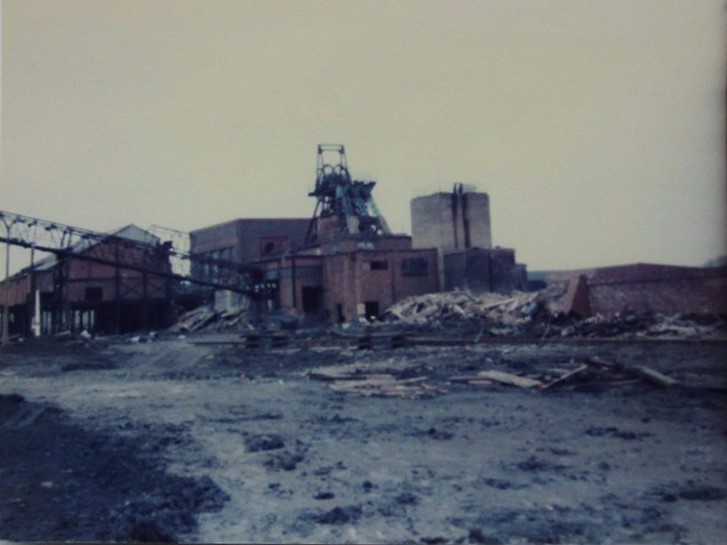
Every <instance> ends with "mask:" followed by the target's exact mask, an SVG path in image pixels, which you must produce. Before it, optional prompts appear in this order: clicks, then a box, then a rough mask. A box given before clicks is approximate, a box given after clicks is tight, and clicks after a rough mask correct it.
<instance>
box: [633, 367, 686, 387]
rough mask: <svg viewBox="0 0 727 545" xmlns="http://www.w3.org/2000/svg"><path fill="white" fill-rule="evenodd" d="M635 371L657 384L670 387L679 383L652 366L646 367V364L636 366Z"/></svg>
mask: <svg viewBox="0 0 727 545" xmlns="http://www.w3.org/2000/svg"><path fill="white" fill-rule="evenodd" d="M634 371H636V373H638V374H639V375H641V376H642V377H644V378H645V379H646V380H648V381H650V382H653V383H654V384H656V385H657V386H663V387H665V388H668V387H670V386H675V385H677V384H679V381H677V380H675V379H673V378H671V377H667V376H666V375H663V374H661V373H660V372H659V371H656V370H654V369H652V368H650V367H646V366H645V365H642V366H640V367H635V368H634Z"/></svg>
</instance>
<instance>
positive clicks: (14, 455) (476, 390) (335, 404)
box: [0, 335, 727, 544]
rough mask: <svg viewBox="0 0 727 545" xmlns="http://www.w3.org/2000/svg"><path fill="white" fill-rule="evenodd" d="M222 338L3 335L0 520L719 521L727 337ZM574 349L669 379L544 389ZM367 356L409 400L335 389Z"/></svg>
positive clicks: (444, 529) (524, 538) (70, 533)
mask: <svg viewBox="0 0 727 545" xmlns="http://www.w3.org/2000/svg"><path fill="white" fill-rule="evenodd" d="M231 338H232V336H227V337H222V336H219V335H218V336H198V337H190V338H188V339H177V338H168V339H160V340H157V341H156V342H149V343H136V344H132V343H130V342H129V341H128V339H115V340H114V341H107V342H98V341H97V342H93V343H90V344H89V345H88V346H85V345H83V344H79V343H57V342H52V341H46V342H35V343H31V342H26V343H24V344H22V345H18V346H13V347H6V348H5V349H4V350H3V351H2V352H0V539H5V540H33V541H64V540H74V541H78V540H85V541H89V540H96V541H173V540H176V541H184V542H191V541H204V542H253V543H260V542H285V543H287V542H291V543H292V542H305V543H344V542H355V543H430V544H431V543H490V544H498V543H503V544H504V543H695V544H696V543H704V544H717V543H724V542H725V540H727V516H726V515H727V471H726V470H727V456H726V454H727V421H726V420H725V416H726V413H727V394H726V393H725V390H726V387H727V374H726V373H725V369H726V365H727V358H726V356H727V344H726V343H717V342H710V343H706V342H702V343H700V342H689V343H686V342H678V343H672V342H658V341H655V342H630V343H627V342H612V343H601V342H593V343H590V344H585V343H582V342H581V343H563V342H553V343H548V344H544V345H538V344H519V343H518V344H507V343H498V344H482V345H477V346H470V347H426V348H425V347H418V348H399V349H395V350H392V349H388V350H363V351H359V350H354V349H341V348H336V347H329V348H308V349H280V350H268V351H250V350H245V349H244V348H241V347H236V346H229V345H222V344H220V345H216V344H205V345H201V344H197V343H196V342H195V341H199V340H207V341H209V340H225V339H231ZM589 356H598V357H600V358H602V359H604V360H608V361H612V362H619V363H623V364H625V365H647V366H649V367H651V368H653V369H656V370H658V371H661V372H662V373H665V374H668V375H669V376H670V377H673V378H675V379H677V380H679V381H680V382H681V383H682V384H683V385H684V386H678V387H671V388H660V387H657V386H655V385H653V384H650V383H648V382H646V381H633V380H627V381H619V382H616V383H612V382H604V381H603V380H595V379H594V378H593V377H591V378H590V379H589V378H587V377H586V378H583V379H579V380H575V381H573V382H569V383H565V384H563V385H560V386H559V387H554V388H551V389H549V390H545V391H540V390H537V389H524V388H519V387H516V386H509V385H504V384H497V383H495V384H491V385H480V386H474V385H470V384H467V383H462V382H451V381H450V380H449V379H450V378H452V377H453V376H458V375H468V374H470V375H471V374H473V373H476V372H478V371H482V370H502V371H507V372H509V373H515V374H521V375H527V376H531V377H542V376H545V375H548V376H551V377H552V376H557V375H558V374H559V373H562V372H563V371H564V370H568V369H572V368H574V367H575V366H577V365H578V364H579V363H581V362H583V361H584V360H585V359H586V358H587V357H589ZM351 364H360V366H362V367H363V368H365V369H369V370H372V371H375V372H377V373H382V372H386V373H390V374H392V375H394V376H396V377H398V378H403V379H407V378H414V377H426V379H425V382H426V384H427V385H429V386H432V387H435V388H432V389H431V390H430V393H429V395H427V396H425V397H422V398H419V399H400V398H396V397H393V398H392V397H376V396H371V397H364V396H360V395H357V394H355V393H345V392H336V391H334V390H332V389H331V388H330V383H329V382H325V381H320V380H315V379H313V378H312V377H311V376H309V375H308V373H309V372H310V371H311V370H315V369H318V368H324V367H329V366H333V365H349V366H350V365H351Z"/></svg>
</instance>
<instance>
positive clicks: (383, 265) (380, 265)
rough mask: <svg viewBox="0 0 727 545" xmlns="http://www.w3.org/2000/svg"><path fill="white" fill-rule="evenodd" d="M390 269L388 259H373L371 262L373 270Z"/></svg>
mask: <svg viewBox="0 0 727 545" xmlns="http://www.w3.org/2000/svg"><path fill="white" fill-rule="evenodd" d="M388 269H389V262H388V261H372V262H371V270H372V271H386V270H388Z"/></svg>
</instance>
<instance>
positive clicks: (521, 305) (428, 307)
mask: <svg viewBox="0 0 727 545" xmlns="http://www.w3.org/2000/svg"><path fill="white" fill-rule="evenodd" d="M564 298H565V289H564V288H563V286H554V287H551V288H548V289H546V290H542V291H538V292H531V293H523V292H513V293H511V294H507V295H505V294H498V293H483V294H479V295H474V294H471V293H468V292H464V291H452V292H445V293H431V294H427V295H419V296H413V297H409V298H407V299H404V300H403V301H400V302H399V303H397V304H395V305H393V306H392V307H390V308H389V309H388V310H387V311H386V313H385V319H386V320H387V322H389V323H397V324H404V325H410V326H433V325H446V324H451V325H454V326H457V325H460V324H465V323H468V322H470V323H479V324H481V325H482V330H481V333H482V334H485V333H486V334H487V335H488V336H533V337H538V338H552V337H586V338H587V337H599V338H602V337H612V338H624V339H629V338H633V339H638V338H651V337H655V338H657V337H658V338H679V339H704V338H718V337H719V338H722V337H725V336H727V321H725V319H724V317H717V316H712V317H709V316H696V315H663V314H655V313H648V312H642V313H636V312H632V311H630V310H629V309H624V311H623V312H620V313H616V314H613V315H611V316H604V315H601V314H596V315H594V316H590V317H587V318H581V317H578V316H576V315H568V314H565V313H564V311H563V307H564V305H563V302H564Z"/></svg>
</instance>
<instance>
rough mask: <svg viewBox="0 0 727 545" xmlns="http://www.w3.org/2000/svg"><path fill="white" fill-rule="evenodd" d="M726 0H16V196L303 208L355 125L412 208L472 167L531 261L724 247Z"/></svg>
mask: <svg viewBox="0 0 727 545" xmlns="http://www.w3.org/2000/svg"><path fill="white" fill-rule="evenodd" d="M726 20H727V8H726V7H725V2H724V0H583V1H572V0H489V1H487V0H480V1H477V2H449V1H448V2H428V1H420V0H416V1H402V0H398V1H394V2H390V1H381V2H378V1H377V2H374V1H356V2H352V1H345V2H344V1H313V0H305V1H303V0H298V1H288V2H274V1H255V2H252V1H211V0H204V1H202V0H200V1H185V0H164V1H161V0H134V1H132V0H124V1H103V2H102V1H96V0H91V1H85V0H84V1H70V0H68V1H62V0H44V1H34V0H3V1H2V156H1V163H0V177H1V184H2V185H1V190H2V193H1V194H0V210H8V211H12V212H16V213H21V214H27V215H31V216H36V217H41V218H46V219H51V220H55V221H59V222H63V223H68V224H71V225H77V226H81V227H86V228H90V229H97V230H108V229H112V228H115V227H118V226H121V225H124V224H127V223H136V224H138V225H140V226H142V227H147V226H149V225H151V224H159V225H164V226H168V227H173V228H177V229H182V230H190V229H195V228H199V227H203V226H207V225H210V224H213V223H218V222H222V221H226V220H230V219H234V218H238V217H266V216H271V217H285V216H300V217H308V216H310V214H311V213H312V211H313V206H314V204H315V203H314V201H313V200H312V199H311V198H310V197H308V196H307V193H308V192H309V191H310V190H311V189H312V188H313V185H314V178H315V166H316V146H317V144H319V143H341V144H344V145H345V146H346V150H347V153H348V160H349V166H350V169H351V171H352V174H353V175H354V177H365V178H373V179H375V180H377V181H378V185H377V187H376V189H375V191H374V196H375V198H376V201H377V203H378V205H379V208H380V209H381V211H382V212H383V213H384V215H385V216H386V218H387V220H388V222H389V224H390V225H391V227H392V228H393V229H394V230H396V231H405V232H410V224H409V222H410V218H409V201H410V199H411V198H412V197H414V196H418V195H422V194H427V193H430V192H433V191H436V190H438V189H441V190H449V189H450V188H451V186H452V184H453V183H454V182H457V181H461V182H465V183H470V184H474V185H476V186H477V187H478V188H479V189H480V190H483V191H486V192H488V193H489V194H490V200H491V213H492V232H493V240H494V243H495V244H497V245H500V246H505V247H512V248H515V250H516V252H517V257H518V260H519V261H522V262H525V263H527V264H528V266H529V267H530V268H531V269H557V268H561V269H562V268H576V267H584V266H595V265H609V264H619V263H631V262H636V261H642V262H654V263H672V264H684V265H699V264H702V263H703V262H704V261H706V260H708V259H710V258H712V257H715V256H717V255H720V254H724V253H725V251H726V250H725V245H726V242H725V234H726V232H727V220H726V219H725V216H726V213H725V210H726V202H727V199H726V196H725V195H726V188H725V179H726V175H725V79H726V78H725V66H726V65H727V59H726V54H725V49H726V48H725V44H726V43H727V40H726V39H725V22H726Z"/></svg>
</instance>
